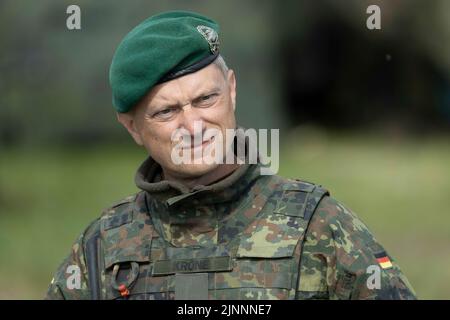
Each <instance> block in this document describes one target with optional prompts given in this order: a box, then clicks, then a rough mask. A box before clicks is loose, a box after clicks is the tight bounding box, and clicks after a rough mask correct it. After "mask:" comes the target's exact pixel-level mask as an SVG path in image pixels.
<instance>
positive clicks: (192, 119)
mask: <svg viewBox="0 0 450 320" xmlns="http://www.w3.org/2000/svg"><path fill="white" fill-rule="evenodd" d="M180 126H182V127H184V128H185V129H186V130H188V131H189V133H190V134H191V136H192V137H194V136H195V135H199V134H203V132H204V131H205V130H206V127H205V122H204V121H203V119H202V116H201V112H200V111H199V110H198V109H197V108H194V107H192V105H191V104H186V105H185V106H183V112H182V113H181V121H180Z"/></svg>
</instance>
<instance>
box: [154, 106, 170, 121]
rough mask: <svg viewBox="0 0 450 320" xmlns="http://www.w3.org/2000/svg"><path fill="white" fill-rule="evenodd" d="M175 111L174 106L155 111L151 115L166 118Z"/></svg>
mask: <svg viewBox="0 0 450 320" xmlns="http://www.w3.org/2000/svg"><path fill="white" fill-rule="evenodd" d="M174 113H175V108H166V109H163V110H160V111H158V112H156V113H155V114H154V115H153V117H155V118H163V119H167V118H169V117H171V116H172V115H173V114H174Z"/></svg>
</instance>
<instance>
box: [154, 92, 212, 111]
mask: <svg viewBox="0 0 450 320" xmlns="http://www.w3.org/2000/svg"><path fill="white" fill-rule="evenodd" d="M220 91H221V89H220V88H219V87H217V86H214V87H212V88H210V89H205V90H201V91H200V92H201V93H198V94H197V95H196V96H195V97H194V98H193V99H192V100H191V102H196V101H197V100H199V99H200V98H201V97H203V96H205V95H209V94H214V93H219V92H220ZM158 99H162V100H166V101H167V102H166V103H164V102H162V103H161V104H156V105H154V104H152V103H150V104H149V108H148V111H149V112H155V111H156V112H158V111H159V110H162V109H165V108H174V107H180V106H181V105H180V104H179V103H169V102H168V100H169V99H166V98H165V97H164V96H161V97H158Z"/></svg>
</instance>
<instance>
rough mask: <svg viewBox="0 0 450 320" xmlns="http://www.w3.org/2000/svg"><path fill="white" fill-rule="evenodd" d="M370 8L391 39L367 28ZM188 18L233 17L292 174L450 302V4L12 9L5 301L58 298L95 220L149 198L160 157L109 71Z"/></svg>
mask: <svg viewBox="0 0 450 320" xmlns="http://www.w3.org/2000/svg"><path fill="white" fill-rule="evenodd" d="M70 4H78V5H79V6H80V7H81V12H82V18H81V24H82V29H81V30H78V31H69V30H67V28H66V18H67V14H66V8H67V6H68V5H70ZM369 4H378V5H379V6H380V8H381V14H382V30H377V31H369V30H367V28H366V24H365V22H366V19H367V17H368V15H367V14H366V8H367V6H368V5H369ZM175 9H188V10H193V11H199V12H201V13H203V14H206V15H210V16H211V17H213V18H214V19H216V20H217V21H218V22H219V23H220V25H221V30H222V34H221V44H222V54H223V56H224V57H225V60H226V61H227V63H228V64H229V66H230V67H231V68H233V69H234V70H235V71H236V74H237V80H238V106H237V117H238V121H239V122H240V123H241V124H242V125H244V126H247V127H258V128H280V138H281V144H282V145H281V155H280V174H281V175H283V176H289V177H298V178H301V179H305V180H308V181H313V182H316V183H319V184H322V185H324V186H325V187H327V188H328V189H329V190H330V191H331V193H332V195H333V196H335V197H336V198H337V199H339V200H341V201H342V202H343V203H344V204H346V205H347V206H349V207H350V208H352V209H353V210H354V211H355V212H357V214H358V215H359V216H360V217H361V218H362V220H363V221H364V222H366V224H367V225H368V226H369V228H370V229H371V230H372V231H373V233H374V234H375V235H376V237H377V238H378V240H379V241H380V242H381V243H382V244H383V245H384V246H385V247H386V248H387V249H388V252H389V253H390V254H391V255H392V256H394V258H396V259H397V260H398V262H399V264H400V266H401V267H402V269H403V271H404V272H405V274H406V275H407V277H408V278H409V280H410V282H411V283H412V285H413V287H414V288H415V290H416V292H417V294H418V296H419V298H424V299H448V298H450V216H449V214H450V209H449V208H450V197H449V195H450V143H449V142H450V139H449V138H450V73H449V70H450V41H449V38H450V3H449V2H448V1H445V0H442V1H437V0H433V1H427V2H426V4H424V1H415V0H409V1H401V0H398V1H356V0H355V1H345V2H344V1H341V2H337V1H326V0H320V1H290V0H286V1H283V5H282V6H281V5H280V2H277V1H264V0H263V1H237V0H233V1H208V2H206V1H181V0H180V1H175V0H171V1H141V0H139V1H138V0H130V1H127V2H126V4H125V3H124V2H123V1H118V0H115V1H95V2H94V1H90V2H88V1H49V0H43V1H39V2H35V1H31V0H29V1H8V0H4V1H1V2H0V48H1V50H0V286H1V287H2V288H7V290H2V291H0V299H40V298H42V297H43V296H44V295H45V292H46V289H47V286H48V284H49V282H50V280H51V278H52V274H53V272H54V271H55V270H56V267H57V266H58V264H59V263H60V262H61V260H62V259H63V257H64V256H65V255H66V254H67V253H68V251H69V249H70V246H71V244H72V242H73V241H74V240H75V239H76V237H77V236H78V235H79V234H80V232H82V230H83V229H84V228H85V227H86V226H87V224H88V223H89V222H90V221H92V220H94V219H95V218H96V217H97V216H98V215H99V214H100V212H101V210H102V209H103V208H105V207H107V206H109V205H110V204H111V203H112V202H114V201H116V200H118V199H121V198H123V197H125V196H126V195H129V194H131V193H134V192H136V190H137V189H136V187H135V186H134V183H133V178H134V173H135V170H136V169H137V167H138V165H139V164H140V163H141V161H143V160H144V158H145V156H146V154H145V152H144V151H143V150H141V149H139V148H138V147H136V146H135V145H133V142H132V140H131V138H130V137H129V136H128V134H127V133H126V131H125V130H124V129H123V128H121V127H120V126H119V124H118V123H117V122H116V120H115V114H114V112H113V110H112V107H111V102H110V100H111V99H110V96H111V92H110V89H109V87H108V68H109V63H110V61H111V57H112V55H113V52H114V49H115V47H116V46H117V45H118V43H119V42H120V40H121V39H122V37H123V36H124V35H125V34H126V33H127V32H128V31H129V30H130V29H131V28H132V27H133V26H135V25H136V24H137V23H139V22H140V21H142V20H143V19H145V18H146V17H148V16H150V15H152V14H155V13H158V12H161V11H164V10H175Z"/></svg>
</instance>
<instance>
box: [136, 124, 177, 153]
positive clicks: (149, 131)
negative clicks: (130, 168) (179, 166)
mask: <svg viewBox="0 0 450 320" xmlns="http://www.w3.org/2000/svg"><path fill="white" fill-rule="evenodd" d="M141 132H142V139H143V140H144V145H145V146H146V148H147V150H149V151H152V150H161V149H163V148H165V147H166V145H170V143H171V141H170V138H171V134H172V131H171V129H170V128H169V127H168V126H164V125H159V124H156V123H151V124H146V125H145V127H144V129H143V130H142V131H141Z"/></svg>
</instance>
